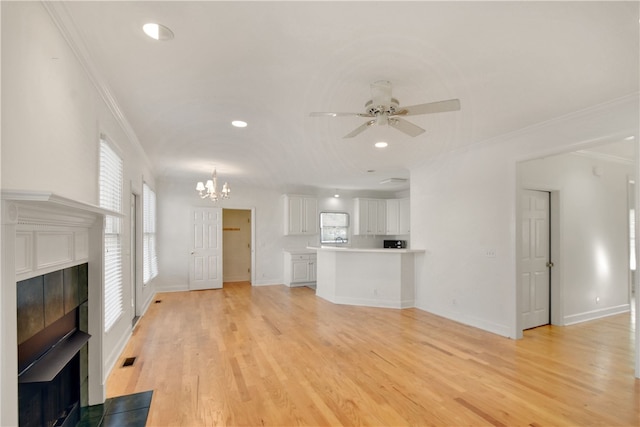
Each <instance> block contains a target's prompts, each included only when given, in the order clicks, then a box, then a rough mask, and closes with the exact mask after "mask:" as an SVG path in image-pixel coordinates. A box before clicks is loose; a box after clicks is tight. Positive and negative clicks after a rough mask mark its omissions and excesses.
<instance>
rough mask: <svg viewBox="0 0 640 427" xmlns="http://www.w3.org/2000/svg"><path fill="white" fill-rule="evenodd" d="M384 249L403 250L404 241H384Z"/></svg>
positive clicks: (405, 245)
mask: <svg viewBox="0 0 640 427" xmlns="http://www.w3.org/2000/svg"><path fill="white" fill-rule="evenodd" d="M382 247H383V248H384V249H405V248H406V247H407V241H406V240H384V241H383V246H382Z"/></svg>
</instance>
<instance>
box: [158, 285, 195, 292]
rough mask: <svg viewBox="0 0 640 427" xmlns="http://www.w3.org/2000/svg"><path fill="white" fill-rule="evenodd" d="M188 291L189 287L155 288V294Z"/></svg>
mask: <svg viewBox="0 0 640 427" xmlns="http://www.w3.org/2000/svg"><path fill="white" fill-rule="evenodd" d="M188 290H189V285H187V284H182V285H172V286H163V287H160V286H156V293H160V292H186V291H188Z"/></svg>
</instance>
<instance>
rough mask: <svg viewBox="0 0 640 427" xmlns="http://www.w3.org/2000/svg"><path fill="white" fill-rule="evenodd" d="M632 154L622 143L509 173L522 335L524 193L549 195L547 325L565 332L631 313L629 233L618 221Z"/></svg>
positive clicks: (624, 211)
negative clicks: (515, 188) (513, 181)
mask: <svg viewBox="0 0 640 427" xmlns="http://www.w3.org/2000/svg"><path fill="white" fill-rule="evenodd" d="M625 149H626V151H625ZM625 153H627V155H625ZM634 153H635V146H634V145H633V141H630V142H629V143H628V144H609V145H607V146H604V145H603V146H598V147H591V148H589V149H588V150H586V149H585V150H580V151H577V152H571V153H562V154H557V155H551V156H547V157H544V158H540V159H533V160H528V161H523V162H521V163H519V164H518V165H517V170H518V179H519V198H518V207H517V216H518V222H517V228H518V230H517V236H518V237H517V241H518V245H517V248H518V249H517V250H518V255H517V260H518V261H517V266H516V269H517V272H518V278H519V280H520V282H519V285H518V291H517V297H518V307H519V317H520V319H519V325H520V330H522V329H526V325H527V322H525V320H526V319H525V314H526V309H525V307H526V306H527V303H528V302H529V301H528V298H529V297H530V296H531V295H532V294H531V293H530V292H527V289H530V287H528V288H527V287H525V286H524V282H525V281H524V280H523V277H524V276H526V274H525V273H527V272H526V270H525V268H524V266H523V264H522V263H521V261H522V259H523V257H524V256H525V255H526V254H525V253H524V251H523V249H522V247H523V240H524V238H525V234H526V233H525V231H526V230H529V229H530V228H529V226H527V227H525V222H526V221H525V220H526V215H525V211H526V209H525V207H524V206H523V202H522V200H523V198H522V196H523V194H524V191H525V190H542V191H545V192H549V193H550V195H551V199H550V205H551V207H552V210H551V232H550V234H551V247H550V253H551V255H550V257H549V262H550V266H551V267H552V268H551V270H550V271H551V276H550V278H551V292H550V304H551V324H554V325H561V326H562V325H570V324H574V323H579V322H584V321H588V320H592V319H597V318H601V317H605V316H610V315H614V314H619V313H628V312H630V311H631V308H632V307H631V304H632V302H633V301H632V298H631V292H630V286H629V283H630V282H631V281H632V277H630V275H631V271H630V265H629V264H630V262H629V260H630V256H629V247H630V243H629V226H630V225H629V223H628V221H626V220H625V218H629V207H630V202H629V200H628V194H629V192H630V191H629V189H628V188H627V185H628V180H629V177H631V176H634V174H635V169H634V168H635V157H634ZM631 206H635V201H634V202H633V204H632V205H631ZM554 229H555V231H554ZM543 269H544V268H543ZM540 277H542V275H541V276H540ZM545 282H546V280H545ZM525 288H526V289H525ZM541 295H542V294H541Z"/></svg>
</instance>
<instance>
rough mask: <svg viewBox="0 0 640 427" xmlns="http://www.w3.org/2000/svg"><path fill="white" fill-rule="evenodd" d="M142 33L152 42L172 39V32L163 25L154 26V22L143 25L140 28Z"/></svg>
mask: <svg viewBox="0 0 640 427" xmlns="http://www.w3.org/2000/svg"><path fill="white" fill-rule="evenodd" d="M142 31H144V33H145V34H146V35H148V36H149V37H151V38H152V39H154V40H171V39H172V38H173V31H171V30H170V29H169V28H167V27H165V26H164V25H162V24H156V23H155V22H149V23H148V24H144V25H143V26H142Z"/></svg>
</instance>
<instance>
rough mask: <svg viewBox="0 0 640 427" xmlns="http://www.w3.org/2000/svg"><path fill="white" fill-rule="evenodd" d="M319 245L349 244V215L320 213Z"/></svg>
mask: <svg viewBox="0 0 640 427" xmlns="http://www.w3.org/2000/svg"><path fill="white" fill-rule="evenodd" d="M320 243H321V244H336V245H343V244H347V243H349V214H348V213H346V212H320Z"/></svg>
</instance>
